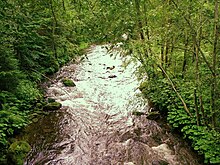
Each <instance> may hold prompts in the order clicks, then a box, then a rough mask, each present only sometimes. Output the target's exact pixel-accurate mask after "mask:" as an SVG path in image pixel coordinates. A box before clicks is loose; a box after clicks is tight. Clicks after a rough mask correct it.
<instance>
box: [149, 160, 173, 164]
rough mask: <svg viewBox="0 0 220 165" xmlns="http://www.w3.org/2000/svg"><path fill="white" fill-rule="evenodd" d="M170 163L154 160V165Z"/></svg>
mask: <svg viewBox="0 0 220 165" xmlns="http://www.w3.org/2000/svg"><path fill="white" fill-rule="evenodd" d="M168 164H169V163H168V162H166V161H164V160H153V161H152V165H168Z"/></svg>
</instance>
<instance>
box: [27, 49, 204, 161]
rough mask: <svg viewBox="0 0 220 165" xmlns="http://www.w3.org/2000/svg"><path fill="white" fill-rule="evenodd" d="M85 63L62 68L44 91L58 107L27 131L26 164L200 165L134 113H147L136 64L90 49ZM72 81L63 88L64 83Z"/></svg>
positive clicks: (185, 148) (173, 137) (159, 129)
mask: <svg viewBox="0 0 220 165" xmlns="http://www.w3.org/2000/svg"><path fill="white" fill-rule="evenodd" d="M87 57H88V59H86V60H84V62H82V63H81V64H79V65H76V64H70V65H68V66H65V67H63V68H62V69H61V70H60V71H59V72H58V74H57V75H56V77H55V78H54V80H53V83H52V84H50V85H49V86H48V87H47V89H46V93H47V94H46V96H47V97H48V98H53V99H54V100H56V101H58V102H60V103H61V104H62V108H61V109H60V110H58V111H53V112H49V114H48V115H46V116H43V117H41V118H40V119H39V121H38V122H36V123H33V124H32V125H30V127H29V128H27V132H28V141H29V143H30V144H31V146H32V150H31V152H30V153H29V155H28V157H27V160H26V163H25V164H28V165H31V164H48V165H49V164H50V165H52V164H54V165H55V164H62V165H70V164H72V165H97V164H100V165H128V164H129V165H132V164H135V165H142V164H143V165H151V164H152V165H157V164H171V165H183V164H187V165H188V164H189V165H190V164H191V165H199V164H200V163H199V162H198V159H197V157H196V155H195V154H194V153H193V152H192V151H191V150H190V147H189V146H188V145H187V144H186V143H184V142H183V141H182V140H181V139H180V138H178V137H177V136H176V135H173V134H172V133H171V132H170V131H169V129H166V128H164V127H161V126H160V125H159V124H158V123H157V122H155V121H153V120H148V119H146V116H143V115H141V116H134V115H132V112H133V111H146V110H147V107H146V102H145V100H143V99H142V98H141V97H139V96H138V95H140V92H139V91H138V90H137V87H138V85H139V82H138V81H137V79H136V77H135V75H134V74H133V73H134V71H135V65H134V64H130V65H129V66H128V67H127V68H126V69H125V68H124V67H123V62H122V59H121V58H120V56H119V55H117V52H114V53H113V56H112V57H110V54H109V53H107V50H106V49H105V48H104V47H103V46H93V47H92V48H91V50H90V52H89V53H88V54H87ZM64 78H68V79H71V80H73V81H74V83H75V85H76V86H73V87H67V86H65V85H64V84H63V83H62V79H64Z"/></svg>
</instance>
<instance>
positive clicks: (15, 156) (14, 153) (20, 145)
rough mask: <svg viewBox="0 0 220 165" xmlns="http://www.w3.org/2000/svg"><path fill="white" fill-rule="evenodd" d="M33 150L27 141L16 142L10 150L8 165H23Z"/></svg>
mask: <svg viewBox="0 0 220 165" xmlns="http://www.w3.org/2000/svg"><path fill="white" fill-rule="evenodd" d="M30 150H31V146H30V145H29V144H28V143H27V142H26V141H23V140H22V141H15V142H14V143H12V144H11V145H10V147H9V149H8V155H7V162H8V164H16V165H23V163H24V159H25V157H26V155H27V153H28V152H29V151H30Z"/></svg>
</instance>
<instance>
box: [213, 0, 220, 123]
mask: <svg viewBox="0 0 220 165" xmlns="http://www.w3.org/2000/svg"><path fill="white" fill-rule="evenodd" d="M218 6H219V5H218V0H215V18H214V42H213V57H212V58H213V61H212V70H213V76H212V86H211V108H212V126H213V127H215V126H216V99H217V98H216V88H217V85H216V77H217V74H216V67H217V65H216V63H217V45H218V15H219V13H218Z"/></svg>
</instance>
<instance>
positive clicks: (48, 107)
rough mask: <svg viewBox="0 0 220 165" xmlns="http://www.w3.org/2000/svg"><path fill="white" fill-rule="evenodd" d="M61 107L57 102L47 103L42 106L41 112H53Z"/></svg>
mask: <svg viewBox="0 0 220 165" xmlns="http://www.w3.org/2000/svg"><path fill="white" fill-rule="evenodd" d="M61 107H62V104H61V103H59V102H52V103H48V104H46V105H45V106H44V108H43V110H45V111H53V110H58V109H60V108H61Z"/></svg>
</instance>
